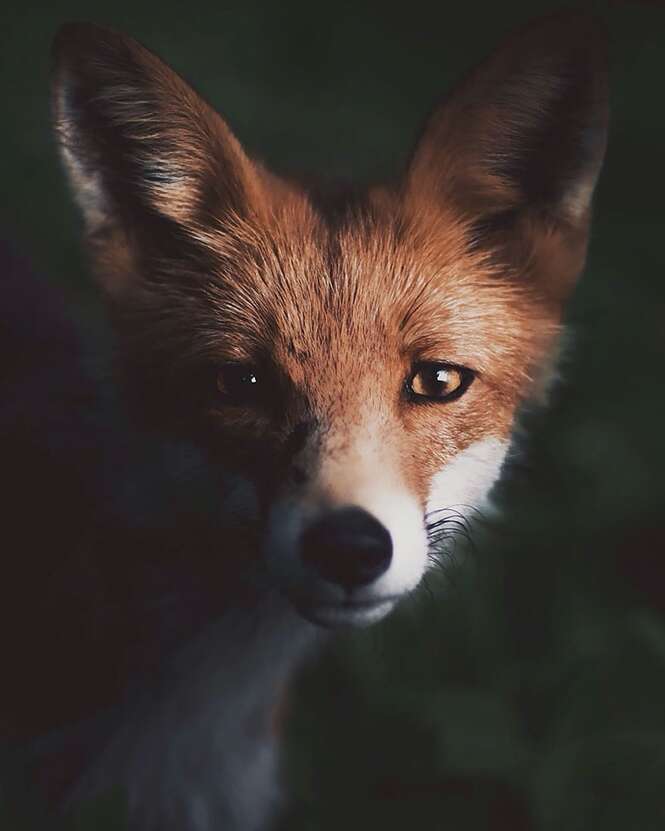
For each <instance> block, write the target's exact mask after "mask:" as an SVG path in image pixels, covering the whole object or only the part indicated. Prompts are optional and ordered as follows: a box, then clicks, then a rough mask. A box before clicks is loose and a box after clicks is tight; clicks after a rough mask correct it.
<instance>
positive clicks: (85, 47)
mask: <svg viewBox="0 0 665 831" xmlns="http://www.w3.org/2000/svg"><path fill="white" fill-rule="evenodd" d="M53 51H54V73H53V112H54V120H55V130H56V135H57V137H58V140H59V144H60V148H61V152H62V155H63V158H64V160H65V165H66V167H67V170H68V172H69V176H70V179H71V182H72V185H73V189H74V191H75V194H76V197H77V199H78V202H79V204H80V206H81V208H82V210H83V213H84V217H85V221H86V225H87V228H88V231H90V232H91V233H93V234H94V233H95V232H97V231H99V230H102V229H104V228H105V227H109V226H110V227H112V226H117V225H123V226H125V227H129V228H131V226H132V220H133V219H135V218H136V217H137V215H141V216H142V217H144V216H146V215H147V214H150V215H152V216H154V217H161V218H165V219H167V220H171V221H173V222H176V223H179V224H184V225H196V224H197V220H199V219H200V218H201V217H203V216H205V215H209V214H211V213H215V214H216V213H219V212H220V211H222V212H223V211H235V212H243V211H244V210H246V209H247V207H248V206H249V205H250V204H251V203H252V201H253V197H254V195H255V191H256V190H257V189H258V187H259V177H258V175H257V172H256V170H255V168H254V166H253V165H252V163H251V162H250V161H249V159H248V158H247V156H246V155H245V153H244V152H243V150H242V148H241V147H240V144H239V143H238V141H237V140H236V139H235V137H234V136H233V135H232V133H231V132H230V130H229V129H228V127H227V126H226V124H225V123H224V121H223V120H222V118H221V117H220V116H219V115H217V113H215V112H214V110H212V109H211V107H210V106H209V105H208V104H207V103H206V102H205V101H204V100H203V99H202V98H201V97H200V96H199V95H197V93H195V92H194V90H192V88H191V87H190V86H189V85H188V84H186V83H185V82H184V81H183V80H182V79H181V78H180V77H179V76H178V75H177V74H176V73H175V72H173V71H172V70H171V69H170V68H169V67H168V66H166V64H164V63H163V62H162V61H161V60H160V59H159V58H158V57H156V56H155V55H153V54H152V52H149V51H148V50H147V49H145V48H144V47H143V46H141V45H140V44H138V43H137V42H136V41H134V40H132V39H131V38H129V37H126V36H124V35H121V34H118V33H116V32H113V31H110V30H107V29H103V28H100V27H98V26H94V25H92V24H87V23H70V24H66V25H65V26H63V27H62V28H61V29H60V30H59V32H58V34H57V36H56V39H55V43H54V50H53Z"/></svg>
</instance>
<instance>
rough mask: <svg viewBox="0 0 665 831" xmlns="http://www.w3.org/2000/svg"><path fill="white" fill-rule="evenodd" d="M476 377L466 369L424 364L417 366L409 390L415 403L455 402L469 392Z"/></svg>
mask: <svg viewBox="0 0 665 831" xmlns="http://www.w3.org/2000/svg"><path fill="white" fill-rule="evenodd" d="M474 377H475V375H474V373H473V371H472V370H470V369H466V368H465V367H461V366H454V365H452V364H444V363H440V362H427V363H425V362H423V363H419V364H416V366H415V368H414V371H413V374H412V375H411V377H410V378H409V380H408V382H407V389H408V392H409V395H410V397H411V399H412V400H414V401H453V400H454V399H455V398H459V397H460V396H461V395H463V394H464V393H465V392H466V391H467V389H468V388H469V386H470V384H471V382H472V381H473V379H474Z"/></svg>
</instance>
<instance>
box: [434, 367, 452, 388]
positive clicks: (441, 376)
mask: <svg viewBox="0 0 665 831" xmlns="http://www.w3.org/2000/svg"><path fill="white" fill-rule="evenodd" d="M429 374H430V379H429V386H430V387H431V388H432V391H433V392H435V393H439V394H440V393H444V392H445V391H446V390H447V389H448V384H449V376H450V373H449V372H448V370H447V369H437V368H436V367H433V368H432V369H430V370H429Z"/></svg>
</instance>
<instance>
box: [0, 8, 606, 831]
mask: <svg viewBox="0 0 665 831" xmlns="http://www.w3.org/2000/svg"><path fill="white" fill-rule="evenodd" d="M53 56H54V57H53V80H52V110H53V122H54V129H55V136H56V140H57V144H58V147H59V150H60V155H61V158H62V162H63V165H64V168H65V171H66V174H67V178H68V181H69V183H70V186H71V190H72V192H73V195H74V198H75V200H76V202H77V204H78V206H79V208H80V213H81V215H82V220H83V226H84V238H85V245H86V250H87V253H88V257H89V262H90V267H91V271H92V272H93V274H94V277H95V280H96V282H97V284H98V285H99V289H100V292H101V294H102V296H103V298H104V303H105V306H106V309H107V311H108V318H109V321H110V325H111V328H112V331H113V338H114V355H113V373H112V376H111V377H110V378H109V379H106V380H105V383H106V384H107V385H108V387H109V388H110V389H112V390H113V394H114V396H115V395H117V401H118V402H120V403H119V405H118V406H119V412H120V413H121V415H120V416H119V418H120V421H121V423H122V424H123V427H122V431H124V432H122V431H121V432H122V437H121V438H120V439H118V440H117V441H116V440H114V439H113V438H112V435H111V433H112V431H107V430H106V428H105V427H104V426H103V425H104V422H103V421H100V423H99V424H97V423H95V425H93V426H92V427H90V430H89V434H90V435H89V439H88V441H89V445H90V447H93V448H94V451H95V453H94V454H93V455H92V456H86V458H87V460H88V463H89V464H88V467H87V468H86V470H88V474H87V475H88V477H89V480H90V483H91V484H90V485H87V484H85V483H83V484H81V485H80V487H79V490H78V491H77V493H78V494H79V495H78V496H77V499H78V498H80V499H81V500H84V501H83V503H82V504H85V505H86V508H85V510H77V507H76V505H74V506H73V507H72V506H70V507H72V511H73V515H74V516H75V518H76V519H75V521H73V522H72V523H71V525H70V526H68V529H67V532H66V539H65V541H64V543H63V545H62V547H61V550H62V556H60V557H59V558H58V561H57V562H55V563H53V564H52V565H50V566H49V568H44V567H43V565H41V566H40V565H39V563H40V562H41V563H43V559H41V558H43V556H44V552H43V551H42V550H41V546H40V550H39V551H32V550H28V547H27V546H24V549H23V550H24V554H23V557H24V564H25V563H35V565H34V569H38V573H39V574H40V575H42V578H41V580H40V588H39V591H40V593H41V594H40V596H42V595H43V602H40V604H39V609H38V610H37V611H36V612H34V616H35V618H36V620H35V622H34V624H33V625H34V628H35V629H36V630H37V631H39V632H40V633H41V634H40V637H39V638H34V644H33V645H32V647H31V650H34V651H31V653H30V656H29V660H28V659H26V658H24V657H21V656H22V655H23V651H22V650H18V652H17V650H14V652H13V653H11V655H12V656H13V657H12V658H11V660H12V661H14V665H13V666H12V669H13V672H12V673H10V674H11V677H12V678H19V679H20V681H19V683H23V685H24V687H23V688H19V692H18V693H17V694H16V695H15V700H14V703H15V705H16V707H15V709H16V710H17V711H18V709H19V705H23V706H24V708H25V707H28V708H29V709H30V712H31V714H32V715H31V716H30V719H28V722H29V725H30V726H31V727H32V728H33V729H32V731H31V735H30V738H29V740H27V739H23V738H22V737H21V742H22V744H21V747H28V748H29V756H30V759H31V763H30V764H31V768H30V769H31V771H32V773H33V775H34V778H35V780H36V781H38V783H39V785H38V787H39V788H40V790H41V791H42V792H46V793H47V794H50V795H51V796H49V799H51V801H52V804H53V810H54V811H55V812H60V811H63V810H66V809H67V808H69V807H70V806H71V805H75V804H77V803H79V802H81V801H82V800H85V799H88V798H92V797H94V796H95V795H97V794H100V793H103V792H106V791H109V790H112V789H115V788H120V789H121V790H122V792H123V793H124V795H125V797H126V802H127V810H128V821H129V828H130V829H132V831H212V829H216V830H217V829H225V831H258V829H264V828H269V827H271V826H272V824H273V823H274V822H275V820H276V818H277V817H278V816H279V806H280V804H281V795H280V787H279V778H280V777H279V745H280V733H281V729H282V728H281V722H282V717H281V713H282V711H283V707H284V706H285V704H284V702H285V700H286V698H287V696H288V687H289V683H290V679H291V678H292V677H293V675H294V673H295V672H296V671H297V669H298V667H299V666H300V665H301V664H302V662H303V661H304V660H305V658H306V657H307V656H308V655H310V654H312V652H313V651H315V650H316V649H317V648H319V646H320V645H321V644H322V643H323V642H325V641H326V640H327V637H328V636H329V635H330V633H331V631H332V630H339V629H344V628H357V627H364V626H368V625H371V624H375V623H377V622H378V621H380V620H382V619H384V618H385V617H386V616H387V615H389V614H390V613H391V612H392V611H393V610H394V609H395V608H396V607H397V606H398V605H400V603H401V602H402V601H404V599H405V598H407V597H410V596H412V595H413V594H414V593H415V592H416V590H417V588H418V586H419V585H420V584H421V582H422V580H423V577H424V575H425V574H426V572H427V571H428V569H429V568H430V567H431V565H432V561H433V559H434V555H435V554H436V552H437V551H438V547H439V546H440V545H441V542H440V541H441V536H442V535H441V529H442V528H444V527H445V526H446V521H447V518H449V517H450V516H454V517H459V516H462V517H463V518H469V519H470V518H471V517H472V515H473V514H474V512H476V511H477V510H478V509H480V508H482V507H483V506H484V505H487V504H489V501H490V500H491V494H492V492H493V488H494V486H495V484H496V482H497V481H498V480H499V478H500V477H501V473H502V470H503V469H504V468H505V463H506V460H507V458H508V457H509V454H510V452H511V448H512V447H513V446H514V443H515V441H516V436H519V429H518V428H519V424H520V418H521V414H522V413H523V412H524V411H525V409H526V408H528V407H531V406H541V405H546V402H547V397H548V392H549V390H550V388H551V386H552V383H553V380H554V379H555V378H556V375H557V366H558V356H559V353H560V350H561V345H562V342H563V338H564V335H565V325H564V313H565V306H566V301H567V300H568V298H569V296H570V295H571V293H572V291H573V289H574V287H575V284H576V282H577V280H578V278H579V276H580V275H581V273H582V271H583V268H584V264H585V259H586V252H587V248H588V241H589V233H590V221H591V210H592V201H593V194H594V190H595V186H596V183H597V180H598V177H599V174H600V170H601V165H602V162H603V157H604V153H605V147H606V143H607V132H608V72H607V58H606V45H605V36H604V33H603V30H602V26H601V25H600V24H599V23H598V22H597V21H596V20H595V19H594V18H591V17H588V16H586V15H585V14H583V13H579V12H561V13H558V14H555V15H554V16H551V17H547V18H543V19H539V20H535V21H532V22H530V23H528V24H526V25H525V26H523V27H522V28H521V29H519V30H517V31H516V32H514V33H513V34H511V35H509V36H508V37H507V38H506V39H505V40H504V41H503V42H502V43H501V44H500V45H499V46H498V47H497V48H496V50H495V51H494V52H493V53H492V54H490V56H489V57H487V58H486V59H485V60H484V61H482V62H481V63H480V64H479V65H477V66H476V67H475V68H474V69H472V70H471V71H470V72H469V73H468V74H467V75H466V76H465V77H464V78H463V80H462V81H461V82H459V83H458V84H457V85H456V86H455V87H454V89H453V90H452V91H451V92H449V93H448V94H447V95H446V97H445V98H444V100H443V101H442V102H441V103H440V104H439V105H437V106H436V107H435V109H434V111H433V113H432V115H431V116H430V117H429V119H428V121H427V123H426V124H425V126H424V128H423V130H422V132H421V134H420V137H419V138H418V140H417V141H416V143H415V146H414V148H413V150H412V152H411V154H410V156H409V158H408V161H407V162H406V164H405V165H404V166H403V169H402V170H401V171H400V172H399V173H398V174H396V175H395V177H394V180H392V181H390V182H387V183H378V184H370V185H366V186H365V185H363V186H357V187H352V188H346V187H341V188H338V187H336V185H335V184H334V183H333V184H331V183H327V182H325V181H321V182H316V183H311V182H308V181H304V179H303V180H302V181H301V180H300V179H298V178H297V177H288V178H287V177H285V176H282V175H278V174H277V173H274V172H272V171H270V170H268V169H267V167H266V166H265V165H264V164H263V163H261V162H260V161H259V160H256V159H253V158H250V156H249V155H248V154H247V153H246V151H245V150H244V149H243V147H242V145H241V144H240V142H239V141H238V139H237V138H236V137H235V136H234V134H233V133H232V132H231V129H230V128H229V126H228V125H227V123H226V122H225V120H224V119H223V118H222V116H221V115H219V114H218V113H217V112H216V111H215V110H213V109H212V107H211V106H210V105H209V104H208V103H207V102H206V101H205V100H204V99H203V98H202V97H201V96H200V95H199V94H198V93H197V92H195V91H194V89H193V88H192V86H191V85H190V84H188V83H187V82H186V81H185V80H183V79H182V78H181V77H180V76H179V75H178V74H177V73H176V72H175V71H174V70H172V69H171V68H170V67H169V66H167V64H166V63H164V62H163V61H162V60H161V58H159V57H157V56H156V55H155V54H154V53H153V52H151V51H149V50H148V49H147V48H146V47H144V46H142V45H140V44H139V43H138V42H137V41H135V40H134V39H132V38H131V37H129V36H126V35H124V34H120V33H118V32H116V31H113V30H110V29H107V28H102V27H99V26H97V25H94V24H90V23H69V24H65V25H63V26H62V28H61V29H60V30H59V31H58V33H57V35H56V38H55V42H54V48H53ZM35 328H39V327H38V326H36V327H35ZM102 398H103V396H102ZM49 399H50V395H49V396H46V398H45V401H44V402H43V403H44V406H46V405H47V401H48V400H49ZM74 400H77V399H76V397H75V396H74ZM115 400H116V399H115V398H114V401H115ZM73 406H74V405H72V407H73ZM123 419H126V421H125V420H123ZM86 435H87V434H86ZM95 454H96V455H95ZM66 458H67V457H66V455H65V459H66ZM163 458H168V463H166V462H164V463H163V462H162V461H161V460H162V459H163ZM146 469H149V470H151V471H152V477H150V476H149V477H146V476H145V475H144V470H146ZM99 471H101V472H99ZM174 471H175V472H174ZM196 477H200V478H201V481H203V480H205V483H206V485H205V489H201V490H200V489H197V487H198V486H197V485H196V484H193V483H194V482H195V481H198V480H197V479H196ZM87 481H88V479H86V482H87ZM156 481H157V484H156V485H155V482H156ZM159 488H163V489H165V491H166V495H165V496H164V498H163V499H162V500H161V502H160V503H159V510H156V511H155V516H153V515H152V514H151V515H150V516H149V518H148V519H147V520H145V521H143V522H141V521H138V520H136V518H135V516H134V514H133V513H132V510H133V508H134V507H135V505H136V504H137V503H139V502H140V503H142V504H143V502H145V501H146V500H148V501H149V500H150V499H151V498H152V497H153V496H154V493H153V489H154V490H159ZM54 498H57V494H54ZM155 500H156V501H157V502H159V499H157V497H155ZM70 501H71V500H70ZM63 510H64V509H63ZM84 514H85V515H84ZM128 517H129V518H128ZM22 533H23V534H24V535H26V534H27V535H28V536H29V533H30V529H29V528H24V529H23V532H22ZM53 533H54V534H55V531H54V532H53ZM60 533H64V532H62V530H61V531H60ZM53 544H55V543H54V542H52V541H50V542H49V545H53ZM18 559H21V558H18ZM26 571H27V572H28V574H29V576H30V577H33V576H34V570H33V567H32V566H29V567H28V566H26ZM53 574H56V575H57V576H55V577H54V576H53ZM11 580H12V577H11V573H10V575H9V576H8V577H7V579H6V582H5V585H6V587H8V586H9V587H11V586H13V588H10V589H9V591H10V592H11V593H12V594H13V596H14V597H15V598H19V599H18V600H16V601H15V602H16V603H21V602H22V601H21V600H20V598H21V591H22V590H24V589H20V588H17V586H19V582H18V581H16V580H15V582H14V584H12V582H11ZM20 585H23V584H20ZM441 602H445V598H443V599H442V601H441ZM40 615H41V617H40ZM44 632H48V636H47V635H44ZM39 650H41V652H39ZM19 652H20V653H21V655H20V656H19V654H18V653H19ZM21 660H22V661H23V663H20V662H21ZM42 667H48V672H46V673H45V674H44V675H42V676H39V675H38V673H39V672H40V671H41V668H42ZM26 679H32V689H33V691H31V692H28V691H27V686H28V684H27V681H26ZM46 689H47V690H49V691H50V693H51V695H50V696H45V695H44V694H43V691H44V690H46ZM3 696H4V698H3V700H4V702H5V703H4V705H3V706H4V708H5V711H6V712H5V715H4V716H3V718H2V721H1V722H0V723H1V724H2V725H4V727H5V728H6V729H8V728H9V727H11V726H12V725H16V724H18V721H17V720H14V721H12V718H10V716H8V715H7V712H8V709H7V708H8V704H7V694H6V693H4V694H3ZM46 697H48V698H49V699H50V700H51V703H52V701H53V700H54V699H56V700H57V701H59V702H60V705H61V706H60V709H59V710H58V712H57V713H56V714H52V715H50V716H48V717H46V715H39V716H36V715H34V712H35V711H36V710H38V709H39V708H40V707H41V708H42V709H44V708H46V706H47V705H46V703H45V701H44V699H45V698H46ZM5 732H6V730H5ZM17 735H18V734H17ZM17 741H18V739H17Z"/></svg>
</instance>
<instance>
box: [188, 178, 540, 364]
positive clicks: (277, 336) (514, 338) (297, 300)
mask: <svg viewBox="0 0 665 831" xmlns="http://www.w3.org/2000/svg"><path fill="white" fill-rule="evenodd" d="M198 242H199V244H202V245H203V246H204V247H205V251H206V255H207V258H208V259H209V271H208V274H207V275H206V276H205V279H204V281H203V284H202V285H201V286H200V288H201V291H202V292H203V294H204V296H205V300H206V304H207V309H208V316H209V319H208V325H207V326H205V330H206V331H201V332H200V333H199V335H201V336H204V338H205V340H206V341H207V348H208V349H210V350H212V351H213V352H214V353H216V355H217V357H219V358H220V359H227V360H254V359H256V358H257V357H260V355H261V353H263V352H266V353H270V354H271V355H276V356H277V358H278V359H281V361H282V363H284V364H286V365H291V366H292V367H295V366H297V364H298V363H306V362H307V361H308V359H311V358H315V359H320V358H321V356H326V358H327V359H328V360H332V356H333V355H336V356H339V355H343V354H344V353H349V352H352V353H353V355H354V357H355V359H356V360H357V361H358V362H361V361H362V360H363V356H368V357H372V358H375V357H376V354H381V355H386V354H391V355H394V356H396V357H400V356H401V357H404V358H410V359H412V358H423V359H429V360H434V359H439V360H446V361H450V362H453V363H459V364H462V365H466V366H470V367H472V368H474V369H476V370H478V371H479V372H482V373H485V374H486V375H487V376H488V377H490V378H491V377H493V376H497V377H498V376H500V375H501V374H502V373H505V372H506V371H507V370H508V367H509V365H510V366H512V368H513V370H514V369H515V368H516V367H523V366H524V363H525V362H524V357H525V356H530V357H531V358H532V359H535V358H536V357H537V355H536V354H535V353H536V352H537V351H538V345H539V342H540V341H541V340H543V339H546V338H548V337H549V336H551V335H552V333H553V328H554V321H551V322H550V321H549V320H548V318H549V316H548V314H547V311H546V308H545V305H544V304H543V303H542V302H541V301H540V300H539V298H538V297H537V295H536V293H535V292H534V291H533V290H531V289H530V287H529V284H528V280H527V279H524V278H525V275H521V274H510V273H507V268H506V267H499V266H497V264H496V263H495V262H493V260H492V259H491V258H490V257H489V256H488V255H487V253H486V252H484V251H483V250H481V249H479V248H478V247H476V246H474V245H473V238H472V233H471V230H470V226H469V225H468V223H465V222H464V221H463V219H462V218H461V217H459V216H458V215H456V214H455V213H454V211H453V210H452V209H451V210H449V211H446V210H442V207H441V205H440V204H439V205H437V206H436V209H432V210H428V206H427V204H424V205H423V204H421V205H419V206H417V207H416V208H415V209H414V207H411V208H409V206H404V205H403V204H402V203H401V202H400V201H399V200H398V199H397V197H396V196H394V195H392V194H390V193H389V192H388V191H384V190H381V191H375V192H371V193H369V194H368V195H367V198H366V200H364V201H363V202H356V203H355V204H354V205H352V206H350V207H349V209H348V211H347V212H346V213H345V214H342V216H341V218H340V217H337V219H336V220H335V221H334V222H333V221H330V219H329V218H327V217H326V216H325V215H324V214H322V213H321V212H320V211H319V210H317V209H316V208H315V207H314V206H313V205H312V203H311V202H310V200H309V199H307V197H306V196H305V195H304V194H295V193H292V194H290V196H289V198H288V199H286V200H283V201H282V202H281V204H280V205H279V206H278V207H277V208H276V209H274V211H273V212H272V213H271V215H270V218H269V221H266V217H265V216H264V217H262V219H261V221H260V222H254V221H252V220H247V219H236V220H235V221H233V222H231V223H229V221H228V218H226V219H225V221H224V223H223V224H222V223H220V225H219V227H218V228H214V227H213V228H212V229H211V230H207V231H205V232H201V233H200V234H198ZM525 270H526V269H525ZM200 280H201V275H200V276H199V278H198V280H197V282H200ZM527 322H528V325H527Z"/></svg>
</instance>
